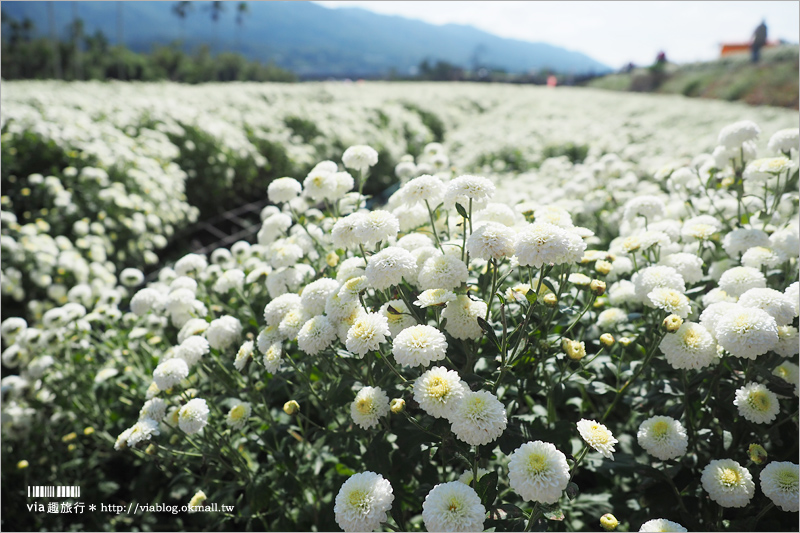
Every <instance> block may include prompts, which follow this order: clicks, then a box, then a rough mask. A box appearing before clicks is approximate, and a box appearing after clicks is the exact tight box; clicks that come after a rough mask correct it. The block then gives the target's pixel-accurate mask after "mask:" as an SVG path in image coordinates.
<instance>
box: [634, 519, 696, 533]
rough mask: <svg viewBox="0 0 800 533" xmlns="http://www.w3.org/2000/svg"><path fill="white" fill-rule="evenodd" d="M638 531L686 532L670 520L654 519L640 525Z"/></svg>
mask: <svg viewBox="0 0 800 533" xmlns="http://www.w3.org/2000/svg"><path fill="white" fill-rule="evenodd" d="M639 531H664V532H667V531H675V532H683V531H687V529H686V528H685V527H683V526H682V525H680V524H679V523H677V522H673V521H672V520H667V519H666V518H654V519H653V520H648V521H647V522H645V523H644V524H642V527H640V528H639Z"/></svg>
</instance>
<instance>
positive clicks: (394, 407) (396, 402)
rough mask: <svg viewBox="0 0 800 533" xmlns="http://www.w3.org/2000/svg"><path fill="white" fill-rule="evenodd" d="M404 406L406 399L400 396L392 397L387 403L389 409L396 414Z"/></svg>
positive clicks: (401, 410) (403, 408) (402, 409)
mask: <svg viewBox="0 0 800 533" xmlns="http://www.w3.org/2000/svg"><path fill="white" fill-rule="evenodd" d="M405 408H406V401H405V400H404V399H402V398H394V399H393V400H392V401H391V403H390V404H389V409H391V411H392V412H393V413H394V414H396V415H399V414H400V413H402V412H403V411H404V410H405Z"/></svg>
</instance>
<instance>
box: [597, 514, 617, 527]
mask: <svg viewBox="0 0 800 533" xmlns="http://www.w3.org/2000/svg"><path fill="white" fill-rule="evenodd" d="M600 525H601V526H602V527H603V529H605V530H606V531H614V530H615V529H617V526H618V525H619V520H617V517H616V516H614V515H613V514H611V513H606V514H604V515H603V516H601V517H600Z"/></svg>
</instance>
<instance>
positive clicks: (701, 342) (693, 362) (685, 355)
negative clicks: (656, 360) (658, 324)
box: [658, 321, 717, 370]
mask: <svg viewBox="0 0 800 533" xmlns="http://www.w3.org/2000/svg"><path fill="white" fill-rule="evenodd" d="M658 347H659V349H660V350H661V351H662V352H663V353H664V355H665V356H666V358H667V362H668V363H669V364H670V365H671V366H672V367H673V368H677V369H693V370H697V369H698V368H703V367H706V366H708V365H710V364H711V363H713V362H714V360H715V359H716V357H717V343H716V342H714V336H713V335H712V334H711V333H710V332H709V331H708V330H707V329H706V328H705V327H703V326H702V325H701V324H695V323H694V322H688V321H687V322H684V323H683V324H682V325H681V327H680V328H678V331H676V332H675V333H670V334H668V335H666V336H665V337H664V339H663V340H662V341H661V344H659V345H658Z"/></svg>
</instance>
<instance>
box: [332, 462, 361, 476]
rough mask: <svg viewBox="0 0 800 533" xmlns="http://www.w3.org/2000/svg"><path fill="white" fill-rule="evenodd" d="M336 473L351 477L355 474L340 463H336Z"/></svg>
mask: <svg viewBox="0 0 800 533" xmlns="http://www.w3.org/2000/svg"><path fill="white" fill-rule="evenodd" d="M335 468H336V473H337V474H339V475H342V476H352V475H353V474H355V473H356V471H355V470H353V469H351V468H348V467H347V466H345V465H343V464H342V463H336V467H335Z"/></svg>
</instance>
